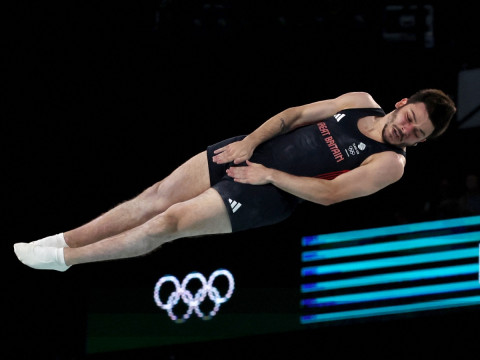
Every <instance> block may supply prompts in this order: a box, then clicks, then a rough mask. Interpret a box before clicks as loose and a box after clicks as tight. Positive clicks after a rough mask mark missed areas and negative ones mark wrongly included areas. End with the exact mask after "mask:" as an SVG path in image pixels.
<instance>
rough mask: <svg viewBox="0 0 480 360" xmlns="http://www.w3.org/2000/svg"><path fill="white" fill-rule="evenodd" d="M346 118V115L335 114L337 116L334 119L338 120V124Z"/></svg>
mask: <svg viewBox="0 0 480 360" xmlns="http://www.w3.org/2000/svg"><path fill="white" fill-rule="evenodd" d="M344 116H345V114H335V115H333V117H334V118H335V119H336V120H337V122H339V121H340V120H342V119H343V117H344Z"/></svg>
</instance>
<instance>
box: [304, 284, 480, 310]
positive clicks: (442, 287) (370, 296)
mask: <svg viewBox="0 0 480 360" xmlns="http://www.w3.org/2000/svg"><path fill="white" fill-rule="evenodd" d="M468 290H480V284H479V282H478V280H469V281H461V282H454V283H449V284H435V285H424V286H415V287H408V288H402V289H391V290H380V291H370V292H364V293H357V294H346V295H336V296H326V297H322V298H316V299H305V300H302V301H301V305H302V306H305V307H323V306H332V305H345V304H353V303H360V302H368V301H379V300H390V299H398V298H406V297H414V296H424V295H434V294H443V293H449V292H455V291H468Z"/></svg>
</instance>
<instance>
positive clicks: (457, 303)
mask: <svg viewBox="0 0 480 360" xmlns="http://www.w3.org/2000/svg"><path fill="white" fill-rule="evenodd" d="M472 305H480V296H469V297H460V298H452V299H441V300H433V301H425V302H421V303H414V304H406V305H393V306H383V307H376V308H371V309H359V310H348V311H338V312H331V313H325V314H315V315H304V316H301V317H300V322H301V323H302V324H312V323H319V322H324V321H335V320H345V319H352V318H361V317H371V316H381V315H391V314H400V313H408V312H416V311H425V310H437V309H446V308H452V307H462V306H472Z"/></svg>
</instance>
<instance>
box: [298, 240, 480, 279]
mask: <svg viewBox="0 0 480 360" xmlns="http://www.w3.org/2000/svg"><path fill="white" fill-rule="evenodd" d="M477 256H478V248H477V247H475V248H468V249H460V250H449V251H439V252H434V253H427V254H417V255H407V256H397V257H390V258H382V259H374V260H363V261H355V262H348V263H339V264H331V265H321V266H310V267H305V268H302V271H301V274H302V276H311V275H326V274H335V273H345V272H351V271H360V270H371V269H379V268H387V267H395V266H404V265H413V264H422V263H430V262H437V261H448V260H458V259H465V258H470V257H477Z"/></svg>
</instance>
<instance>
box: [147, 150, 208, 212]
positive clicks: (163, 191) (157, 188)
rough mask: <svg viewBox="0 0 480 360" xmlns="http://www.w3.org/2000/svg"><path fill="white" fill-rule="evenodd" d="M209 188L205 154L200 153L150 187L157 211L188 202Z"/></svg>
mask: <svg viewBox="0 0 480 360" xmlns="http://www.w3.org/2000/svg"><path fill="white" fill-rule="evenodd" d="M209 188H210V175H209V171H208V161H207V152H206V151H204V152H201V153H199V154H197V155H195V156H193V157H192V158H190V159H189V160H187V161H186V162H185V163H184V164H182V165H181V166H179V167H178V168H177V169H176V170H175V171H173V172H172V173H171V174H170V175H169V176H167V177H166V178H165V179H164V180H162V181H160V182H158V183H157V184H155V185H154V186H153V187H152V189H151V190H152V191H153V192H154V193H155V196H156V197H157V199H158V210H159V211H160V212H161V211H164V210H166V209H168V208H169V207H170V206H172V205H173V204H176V203H180V202H183V201H187V200H190V199H192V198H194V197H196V196H198V195H200V194H202V193H203V192H204V191H206V190H207V189H209Z"/></svg>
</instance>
